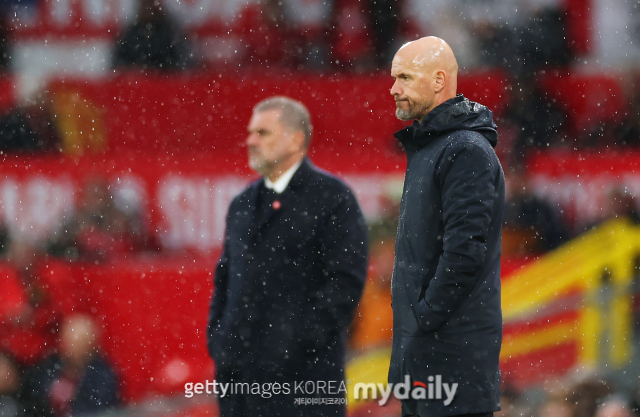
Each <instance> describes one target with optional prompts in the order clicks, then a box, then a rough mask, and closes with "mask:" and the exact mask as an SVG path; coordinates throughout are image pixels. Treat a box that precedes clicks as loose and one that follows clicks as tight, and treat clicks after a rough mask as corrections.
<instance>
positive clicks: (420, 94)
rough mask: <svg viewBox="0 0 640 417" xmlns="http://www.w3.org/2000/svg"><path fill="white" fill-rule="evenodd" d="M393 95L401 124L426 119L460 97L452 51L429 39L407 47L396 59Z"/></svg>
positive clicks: (444, 45)
mask: <svg viewBox="0 0 640 417" xmlns="http://www.w3.org/2000/svg"><path fill="white" fill-rule="evenodd" d="M391 76H392V77H393V78H394V80H395V82H394V84H393V87H392V88H391V94H392V95H393V96H394V98H395V100H396V116H397V117H398V118H399V119H400V120H413V119H420V120H421V119H422V118H424V116H426V115H427V114H428V113H429V112H430V111H431V110H433V109H434V108H435V107H437V106H438V105H440V104H442V103H444V102H445V101H447V100H449V99H451V98H453V97H455V96H456V90H457V87H458V62H457V61H456V57H455V55H454V54H453V51H452V50H451V47H449V45H448V44H447V43H446V42H445V41H444V40H442V39H440V38H436V37H433V36H429V37H426V38H421V39H418V40H415V41H413V42H409V43H407V44H405V45H403V46H402V47H401V48H400V49H399V50H398V52H397V53H396V55H395V56H394V58H393V62H392V65H391Z"/></svg>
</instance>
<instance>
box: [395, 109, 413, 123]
mask: <svg viewBox="0 0 640 417" xmlns="http://www.w3.org/2000/svg"><path fill="white" fill-rule="evenodd" d="M396 117H397V118H398V119H400V120H402V121H403V122H408V121H410V120H414V119H416V117H415V116H414V115H413V113H412V112H411V111H409V110H405V109H401V108H400V107H396Z"/></svg>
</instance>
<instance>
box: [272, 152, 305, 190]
mask: <svg viewBox="0 0 640 417" xmlns="http://www.w3.org/2000/svg"><path fill="white" fill-rule="evenodd" d="M301 164H302V159H301V160H300V161H298V163H297V164H295V165H294V166H292V167H291V168H289V169H288V170H286V171H285V172H284V173H283V174H282V175H281V176H280V178H278V179H277V180H276V181H275V182H271V180H270V179H269V178H267V177H264V186H265V187H267V188H269V189H271V190H273V191H275V192H276V193H278V194H281V193H282V192H283V191H284V190H285V189H286V188H287V186H288V185H289V181H291V178H292V177H293V174H295V173H296V171H297V170H298V168H299V167H300V165H301Z"/></svg>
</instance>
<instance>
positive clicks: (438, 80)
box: [433, 70, 448, 93]
mask: <svg viewBox="0 0 640 417" xmlns="http://www.w3.org/2000/svg"><path fill="white" fill-rule="evenodd" d="M447 78H448V77H447V73H445V72H444V71H443V70H438V71H436V75H435V77H434V79H433V81H434V84H435V92H436V93H439V92H441V91H442V90H443V89H444V87H445V85H446V82H447Z"/></svg>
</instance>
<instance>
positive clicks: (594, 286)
mask: <svg viewBox="0 0 640 417" xmlns="http://www.w3.org/2000/svg"><path fill="white" fill-rule="evenodd" d="M639 254H640V227H638V226H637V225H635V224H633V223H631V222H630V221H628V220H626V219H616V220H611V221H608V222H607V223H604V224H602V225H600V226H599V227H597V228H595V229H594V230H592V231H589V232H587V233H584V234H583V235H581V236H579V237H577V238H576V239H573V240H572V241H570V242H568V243H566V244H564V245H563V246H561V247H559V248H558V249H556V250H554V251H553V252H551V253H549V254H547V255H545V256H544V257H542V258H540V259H539V260H537V261H535V262H533V263H532V264H530V265H527V266H526V267H524V268H522V269H520V270H518V271H516V272H514V273H513V274H512V276H510V277H507V278H506V279H505V280H504V282H503V285H502V309H503V316H504V319H505V322H507V323H508V322H509V321H511V320H518V319H524V318H526V317H527V316H531V315H534V314H535V313H537V312H538V311H540V310H543V309H544V307H545V306H546V305H548V304H549V303H551V302H552V301H555V300H558V299H559V298H561V297H563V296H565V295H568V294H569V293H572V292H576V291H577V292H579V293H581V294H582V295H583V299H584V302H583V303H582V305H581V307H580V320H579V323H578V327H579V329H578V334H577V337H578V338H579V342H580V346H581V348H580V360H581V362H582V363H583V364H591V365H595V364H597V363H598V362H599V361H600V351H601V349H600V339H601V336H602V330H603V325H604V324H605V321H604V320H605V319H606V328H607V330H608V331H609V341H610V344H609V358H608V359H609V360H610V361H611V364H613V365H621V364H623V363H624V362H626V361H627V360H628V358H629V355H630V354H631V350H632V328H631V313H632V307H631V291H630V286H631V284H632V282H633V276H634V267H635V262H636V258H637V257H638V255H639ZM604 276H608V278H609V279H608V282H609V285H610V286H611V300H610V301H609V303H604V302H602V300H600V299H599V298H600V294H601V290H602V289H603V278H604ZM523 348H524V349H523V352H521V353H527V349H526V346H523ZM532 350H535V348H532V349H529V350H528V351H532ZM503 351H504V349H503ZM513 353H515V352H513ZM513 353H512V354H513Z"/></svg>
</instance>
